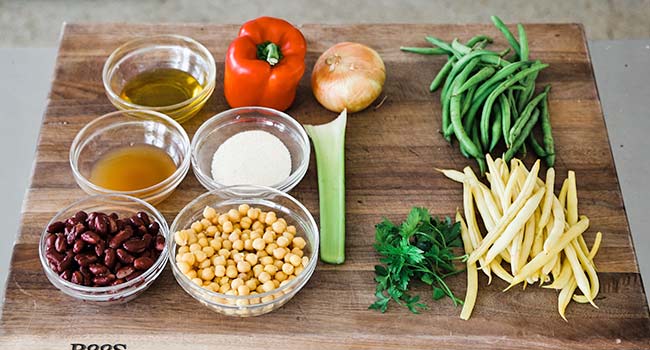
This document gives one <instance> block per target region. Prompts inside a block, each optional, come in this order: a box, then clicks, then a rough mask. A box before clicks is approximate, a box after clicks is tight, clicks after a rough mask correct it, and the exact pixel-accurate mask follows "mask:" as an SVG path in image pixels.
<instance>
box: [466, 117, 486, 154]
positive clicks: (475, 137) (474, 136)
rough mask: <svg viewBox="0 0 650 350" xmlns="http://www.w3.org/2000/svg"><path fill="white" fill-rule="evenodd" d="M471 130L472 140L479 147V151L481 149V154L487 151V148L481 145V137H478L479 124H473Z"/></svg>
mask: <svg viewBox="0 0 650 350" xmlns="http://www.w3.org/2000/svg"><path fill="white" fill-rule="evenodd" d="M469 132H470V134H471V137H472V142H474V144H475V145H476V147H477V148H478V149H479V151H481V154H483V153H484V152H485V149H484V148H483V146H482V145H481V141H480V140H479V137H478V125H476V124H474V125H472V129H471V130H469Z"/></svg>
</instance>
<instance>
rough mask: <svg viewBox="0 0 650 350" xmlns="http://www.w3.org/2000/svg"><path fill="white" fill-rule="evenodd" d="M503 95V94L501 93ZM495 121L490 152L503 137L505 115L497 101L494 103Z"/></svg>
mask: <svg viewBox="0 0 650 350" xmlns="http://www.w3.org/2000/svg"><path fill="white" fill-rule="evenodd" d="M499 96H503V94H501V95H499ZM493 109H494V111H493V112H494V123H492V139H491V140H490V144H489V146H490V147H489V148H488V152H492V150H493V149H494V147H495V146H496V145H497V143H498V142H499V140H500V139H501V123H502V122H503V120H502V118H503V116H502V115H501V111H502V109H501V105H500V104H499V103H498V102H497V103H495V104H494V108H493Z"/></svg>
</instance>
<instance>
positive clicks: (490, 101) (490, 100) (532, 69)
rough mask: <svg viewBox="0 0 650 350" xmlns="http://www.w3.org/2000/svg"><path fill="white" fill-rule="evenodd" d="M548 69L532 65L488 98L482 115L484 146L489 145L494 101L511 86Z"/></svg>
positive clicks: (508, 80) (544, 66)
mask: <svg viewBox="0 0 650 350" xmlns="http://www.w3.org/2000/svg"><path fill="white" fill-rule="evenodd" d="M546 67H548V65H547V64H540V65H532V66H531V67H529V68H526V69H524V70H522V71H520V72H519V73H517V74H515V75H514V76H513V77H512V78H509V79H507V80H505V81H504V82H502V83H500V84H499V85H498V86H497V87H496V88H495V89H494V90H493V91H492V92H491V93H490V95H489V96H488V98H487V99H486V100H485V104H484V105H483V113H482V115H481V124H480V126H481V141H483V143H484V144H487V140H488V138H489V130H488V126H489V124H490V112H491V111H492V104H493V103H494V101H495V100H496V99H497V97H498V96H499V95H500V94H501V93H503V92H504V91H505V90H506V89H507V88H509V87H510V86H512V85H514V84H516V83H517V82H519V81H521V80H522V79H524V78H526V77H527V76H529V75H530V74H532V73H534V72H537V71H540V70H542V69H544V68H546Z"/></svg>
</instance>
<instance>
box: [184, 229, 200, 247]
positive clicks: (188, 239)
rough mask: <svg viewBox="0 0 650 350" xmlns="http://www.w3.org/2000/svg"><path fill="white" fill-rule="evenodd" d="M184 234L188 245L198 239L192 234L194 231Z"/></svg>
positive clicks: (194, 233) (187, 231)
mask: <svg viewBox="0 0 650 350" xmlns="http://www.w3.org/2000/svg"><path fill="white" fill-rule="evenodd" d="M185 233H186V234H187V243H188V244H193V243H196V241H197V240H198V238H196V232H194V230H192V229H190V230H185Z"/></svg>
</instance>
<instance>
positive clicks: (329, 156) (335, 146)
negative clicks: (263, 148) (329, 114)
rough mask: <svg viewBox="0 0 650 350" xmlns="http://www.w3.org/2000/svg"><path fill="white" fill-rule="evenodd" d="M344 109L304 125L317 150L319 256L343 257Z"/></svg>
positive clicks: (336, 261)
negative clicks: (325, 119) (328, 118)
mask: <svg viewBox="0 0 650 350" xmlns="http://www.w3.org/2000/svg"><path fill="white" fill-rule="evenodd" d="M346 123H347V112H346V111H345V110H343V112H341V114H340V115H339V116H338V117H337V118H336V119H334V120H333V121H331V122H329V123H327V124H323V125H305V130H307V134H309V137H311V140H312V143H313V144H314V151H315V152H316V167H317V170H318V196H319V201H320V259H321V260H322V261H324V262H326V263H330V264H342V263H343V261H345V124H346Z"/></svg>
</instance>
